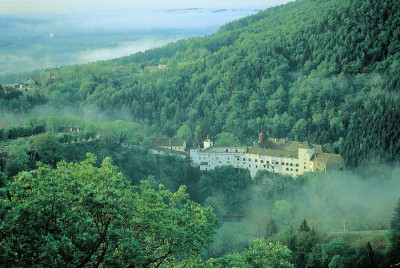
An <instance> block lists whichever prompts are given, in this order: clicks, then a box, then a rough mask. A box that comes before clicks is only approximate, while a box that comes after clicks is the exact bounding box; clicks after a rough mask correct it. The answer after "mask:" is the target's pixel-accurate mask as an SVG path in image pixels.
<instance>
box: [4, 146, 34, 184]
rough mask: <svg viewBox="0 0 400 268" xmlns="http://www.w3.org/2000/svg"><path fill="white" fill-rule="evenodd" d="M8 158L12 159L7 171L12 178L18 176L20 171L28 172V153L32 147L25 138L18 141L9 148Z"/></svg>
mask: <svg viewBox="0 0 400 268" xmlns="http://www.w3.org/2000/svg"><path fill="white" fill-rule="evenodd" d="M6 150H7V156H8V158H9V159H10V161H9V163H8V164H7V171H8V174H9V176H10V177H12V176H14V175H16V174H17V173H18V172H20V171H24V170H25V171H26V170H28V163H29V161H30V159H29V155H28V152H29V151H30V150H31V145H30V144H29V142H28V141H26V140H25V139H24V138H18V139H16V140H15V141H14V142H13V143H12V144H11V145H9V146H7V149H6Z"/></svg>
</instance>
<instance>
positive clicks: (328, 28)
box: [0, 0, 400, 267]
mask: <svg viewBox="0 0 400 268" xmlns="http://www.w3.org/2000/svg"><path fill="white" fill-rule="evenodd" d="M33 74H40V75H38V76H34V75H33ZM27 76H30V77H29V79H28V80H26V78H27ZM25 80H26V81H25ZM12 82H15V83H17V82H20V84H10V83H12ZM0 83H2V84H3V85H2V86H0V115H1V117H0V245H1V248H2V249H3V250H2V251H1V252H0V266H10V265H11V266H23V267H25V266H27V267H28V266H29V267H30V266H48V267H59V266H63V267H75V266H79V267H84V266H85V267H86V266H96V267H98V266H107V267H125V266H126V267H183V266H190V267H388V266H390V265H392V264H398V263H399V262H400V248H399V245H400V200H399V191H398V189H399V187H400V165H399V164H400V163H399V161H400V94H399V93H400V2H399V1H384V0H376V1H368V0H331V1H326V0H325V1H323V0H298V1H294V2H292V3H288V4H286V5H282V6H279V7H274V8H270V9H267V10H265V11H262V12H259V13H258V14H256V15H253V16H249V17H246V18H243V19H240V20H238V21H234V22H231V23H228V24H226V25H225V26H223V27H221V28H220V29H219V31H218V32H216V33H214V34H213V35H210V36H206V37H202V38H192V39H188V40H181V41H178V42H175V43H171V44H169V45H167V46H164V47H161V48H156V49H152V50H148V51H145V52H142V53H137V54H134V55H130V56H127V57H123V58H119V59H114V60H109V61H99V62H96V63H90V64H85V65H79V66H78V65H76V66H69V67H60V68H53V69H47V70H41V71H36V72H33V73H31V74H26V73H25V74H15V75H9V76H7V77H4V76H0ZM122 119H124V120H122ZM13 120H15V121H14V122H17V123H13ZM9 122H11V124H10V123H9ZM19 123H20V124H19ZM260 127H262V128H263V132H264V133H265V134H266V136H268V137H276V138H287V139H290V140H298V141H304V140H307V141H310V142H312V143H317V144H323V146H324V149H325V150H327V151H329V152H336V153H340V154H342V156H343V157H344V159H345V161H346V169H347V170H344V171H337V172H336V171H328V172H316V173H305V174H303V175H300V176H298V177H296V179H293V178H292V177H290V176H284V175H279V174H276V173H269V172H267V171H260V172H258V173H257V175H256V176H255V177H254V178H253V179H252V178H251V177H250V173H249V171H248V170H247V169H240V168H233V167H220V168H216V169H215V170H211V171H210V170H209V171H200V170H199V168H198V167H196V166H193V165H191V163H190V159H189V158H188V157H187V158H184V157H183V158H182V155H180V156H177V155H168V154H167V155H159V154H153V153H152V152H151V151H150V150H149V147H151V139H149V138H148V137H150V136H153V137H155V136H157V137H160V136H176V137H179V138H183V139H185V140H186V143H187V144H190V145H191V144H192V143H193V141H195V143H196V146H197V145H199V144H201V142H202V141H203V140H204V139H205V137H206V136H207V134H210V135H211V137H212V139H213V140H215V144H216V145H241V144H246V145H250V144H251V143H252V142H253V141H255V140H257V137H258V133H259V130H260ZM88 153H89V154H88ZM113 163H114V164H115V165H114V164H113ZM396 202H397V203H396ZM396 204H397V205H396ZM393 211H394V213H393Z"/></svg>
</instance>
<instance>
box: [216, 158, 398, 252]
mask: <svg viewBox="0 0 400 268" xmlns="http://www.w3.org/2000/svg"><path fill="white" fill-rule="evenodd" d="M370 170H375V172H373V174H371V175H370V176H365V175H358V174H363V172H362V170H358V171H357V174H355V173H354V172H352V171H340V172H339V171H337V172H327V173H310V174H305V175H303V176H300V177H298V178H297V179H295V180H293V179H291V178H287V177H286V178H283V177H282V176H276V177H275V176H274V174H264V175H263V176H261V178H258V179H259V181H258V183H257V185H256V186H254V187H253V188H251V189H249V190H247V191H246V193H244V194H247V199H248V202H247V203H246V205H245V208H244V211H245V215H244V216H243V217H242V218H241V219H237V218H231V219H230V218H229V217H228V218H225V219H224V220H223V221H222V223H221V226H220V227H219V229H218V232H217V234H216V235H215V237H214V241H215V242H214V243H213V244H212V246H211V249H212V250H211V251H214V252H219V251H221V254H222V253H229V252H230V251H231V252H234V251H235V250H237V249H238V248H241V247H243V246H246V245H249V244H251V243H252V241H253V240H254V239H255V238H257V237H264V238H267V239H268V238H273V236H272V237H271V234H270V232H271V226H269V222H271V220H273V221H274V222H275V223H276V227H277V229H276V231H277V232H278V233H277V234H276V235H275V236H276V237H279V232H286V231H287V230H288V229H290V228H293V229H294V230H297V229H298V228H299V226H300V224H301V223H302V221H303V220H307V222H308V224H309V226H310V227H312V228H315V230H316V231H317V232H318V233H326V232H349V231H366V230H387V229H389V227H390V220H391V218H392V216H393V211H394V208H395V206H396V204H397V201H398V199H399V197H400V167H396V168H393V167H390V166H385V165H380V166H376V167H370V168H369V169H368V170H366V172H368V171H370ZM377 174H379V175H377ZM290 180H292V181H290ZM217 249H220V250H217Z"/></svg>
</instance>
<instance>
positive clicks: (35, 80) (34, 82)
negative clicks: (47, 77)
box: [26, 75, 40, 87]
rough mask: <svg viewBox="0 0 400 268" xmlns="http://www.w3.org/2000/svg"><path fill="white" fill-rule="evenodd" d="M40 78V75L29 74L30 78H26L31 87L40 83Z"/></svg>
mask: <svg viewBox="0 0 400 268" xmlns="http://www.w3.org/2000/svg"><path fill="white" fill-rule="evenodd" d="M39 78H40V76H39V75H32V76H29V77H28V79H26V83H27V84H28V86H29V87H32V86H36V85H38V84H39Z"/></svg>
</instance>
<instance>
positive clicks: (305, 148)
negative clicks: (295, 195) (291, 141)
mask: <svg viewBox="0 0 400 268" xmlns="http://www.w3.org/2000/svg"><path fill="white" fill-rule="evenodd" d="M298 150H299V151H298V154H299V155H298V157H299V169H300V171H301V172H308V171H312V167H311V166H310V164H311V163H310V162H311V161H310V160H311V158H312V157H313V156H314V147H313V146H312V145H311V144H310V143H309V142H308V141H305V142H303V144H302V145H301V146H300V147H299V149H298Z"/></svg>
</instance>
